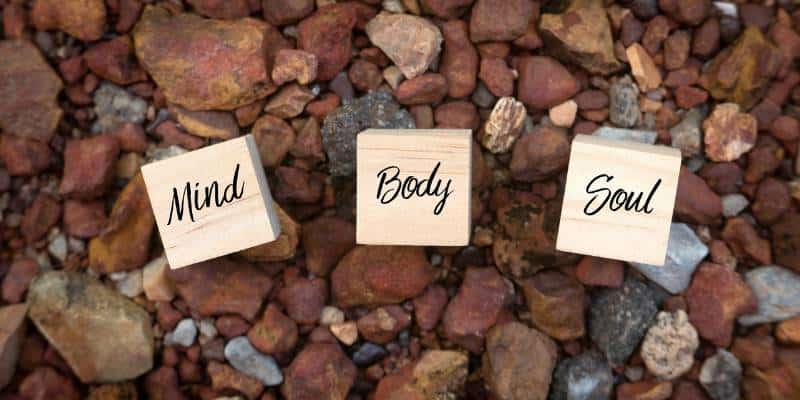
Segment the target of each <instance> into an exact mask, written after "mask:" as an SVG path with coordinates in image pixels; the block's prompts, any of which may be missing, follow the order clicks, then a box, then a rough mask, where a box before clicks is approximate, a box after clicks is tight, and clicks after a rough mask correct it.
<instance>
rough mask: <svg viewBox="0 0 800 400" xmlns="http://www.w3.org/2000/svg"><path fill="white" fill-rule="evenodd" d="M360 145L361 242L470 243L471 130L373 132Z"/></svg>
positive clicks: (364, 135)
mask: <svg viewBox="0 0 800 400" xmlns="http://www.w3.org/2000/svg"><path fill="white" fill-rule="evenodd" d="M356 147H357V151H356V165H357V169H356V175H357V177H356V189H357V194H356V207H357V212H356V241H357V242H358V243H360V244H379V245H389V244H392V245H417V246H463V245H466V244H468V243H469V236H470V200H471V199H470V194H471V190H472V188H471V184H472V177H471V171H472V169H471V162H472V133H471V132H470V131H469V130H465V129H397V130H395V129H369V130H366V131H364V132H362V133H360V134H359V135H358V136H357V146H356Z"/></svg>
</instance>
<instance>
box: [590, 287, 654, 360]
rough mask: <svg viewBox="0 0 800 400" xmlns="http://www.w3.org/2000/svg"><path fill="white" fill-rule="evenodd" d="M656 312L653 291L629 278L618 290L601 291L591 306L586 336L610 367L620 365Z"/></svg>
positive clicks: (628, 355) (639, 339) (632, 349)
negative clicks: (604, 357) (594, 344)
mask: <svg viewBox="0 0 800 400" xmlns="http://www.w3.org/2000/svg"><path fill="white" fill-rule="evenodd" d="M657 312H658V306H657V304H656V299H655V293H654V291H653V290H652V289H651V288H650V287H648V286H647V285H646V284H645V283H644V282H642V281H640V280H638V279H635V278H633V277H630V276H629V277H627V278H625V282H624V283H623V284H622V287H620V288H617V289H604V290H602V291H601V292H600V295H599V296H597V298H596V299H595V301H594V302H593V303H592V306H591V308H590V309H589V337H591V339H592V340H593V341H594V342H595V343H596V344H597V347H598V348H599V349H600V350H601V351H602V352H603V353H604V354H605V356H606V359H608V361H609V362H610V363H611V364H612V365H615V366H616V365H621V364H624V363H625V360H627V359H628V357H630V355H631V354H633V351H634V350H635V349H636V346H638V345H639V342H640V341H641V340H642V338H643V337H644V334H645V332H647V329H648V328H649V327H650V324H652V322H653V320H654V318H655V316H656V313H657Z"/></svg>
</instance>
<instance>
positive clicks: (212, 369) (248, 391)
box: [162, 361, 264, 399]
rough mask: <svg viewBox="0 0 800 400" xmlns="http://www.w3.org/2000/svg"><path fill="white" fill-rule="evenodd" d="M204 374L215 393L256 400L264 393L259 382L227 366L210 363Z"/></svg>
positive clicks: (214, 362) (262, 386) (262, 385)
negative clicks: (231, 392)
mask: <svg viewBox="0 0 800 400" xmlns="http://www.w3.org/2000/svg"><path fill="white" fill-rule="evenodd" d="M162 368H163V367H162ZM206 372H207V373H208V376H209V377H210V378H211V387H212V388H213V389H214V390H217V391H224V390H232V391H235V392H238V393H242V394H244V395H246V396H247V398H249V399H257V398H258V396H260V395H261V393H262V392H263V391H264V384H262V383H261V381H259V380H258V379H256V378H253V377H250V376H248V375H245V374H243V373H241V372H239V371H237V370H235V369H233V368H231V367H230V366H228V365H227V364H222V363H219V362H216V361H211V362H210V363H208V366H207V367H206Z"/></svg>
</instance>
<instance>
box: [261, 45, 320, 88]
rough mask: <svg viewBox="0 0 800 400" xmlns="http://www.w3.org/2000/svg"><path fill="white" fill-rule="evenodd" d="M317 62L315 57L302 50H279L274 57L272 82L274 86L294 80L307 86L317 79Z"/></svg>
mask: <svg viewBox="0 0 800 400" xmlns="http://www.w3.org/2000/svg"><path fill="white" fill-rule="evenodd" d="M318 68H319V61H318V60H317V56H315V55H314V54H311V53H309V52H306V51H303V50H294V49H281V50H278V53H277V54H276V55H275V66H274V67H273V68H272V81H273V83H275V84H276V85H283V84H284V83H286V82H291V81H294V80H296V81H297V83H299V84H301V85H307V84H309V83H311V82H313V81H314V79H317V70H318Z"/></svg>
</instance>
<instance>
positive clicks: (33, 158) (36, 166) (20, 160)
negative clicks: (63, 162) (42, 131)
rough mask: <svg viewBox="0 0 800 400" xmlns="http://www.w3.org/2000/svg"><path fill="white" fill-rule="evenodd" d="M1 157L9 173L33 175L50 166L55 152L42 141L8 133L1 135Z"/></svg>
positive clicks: (12, 174) (13, 174)
mask: <svg viewBox="0 0 800 400" xmlns="http://www.w3.org/2000/svg"><path fill="white" fill-rule="evenodd" d="M0 158H2V160H3V164H5V166H6V168H7V172H8V174H9V175H11V176H33V175H37V174H39V173H40V172H42V171H44V170H45V169H47V167H48V166H50V161H51V159H52V158H53V152H52V151H51V150H50V147H48V146H47V144H44V143H42V142H39V141H36V140H33V139H23V138H18V137H16V136H13V135H8V134H6V135H2V136H0Z"/></svg>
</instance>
